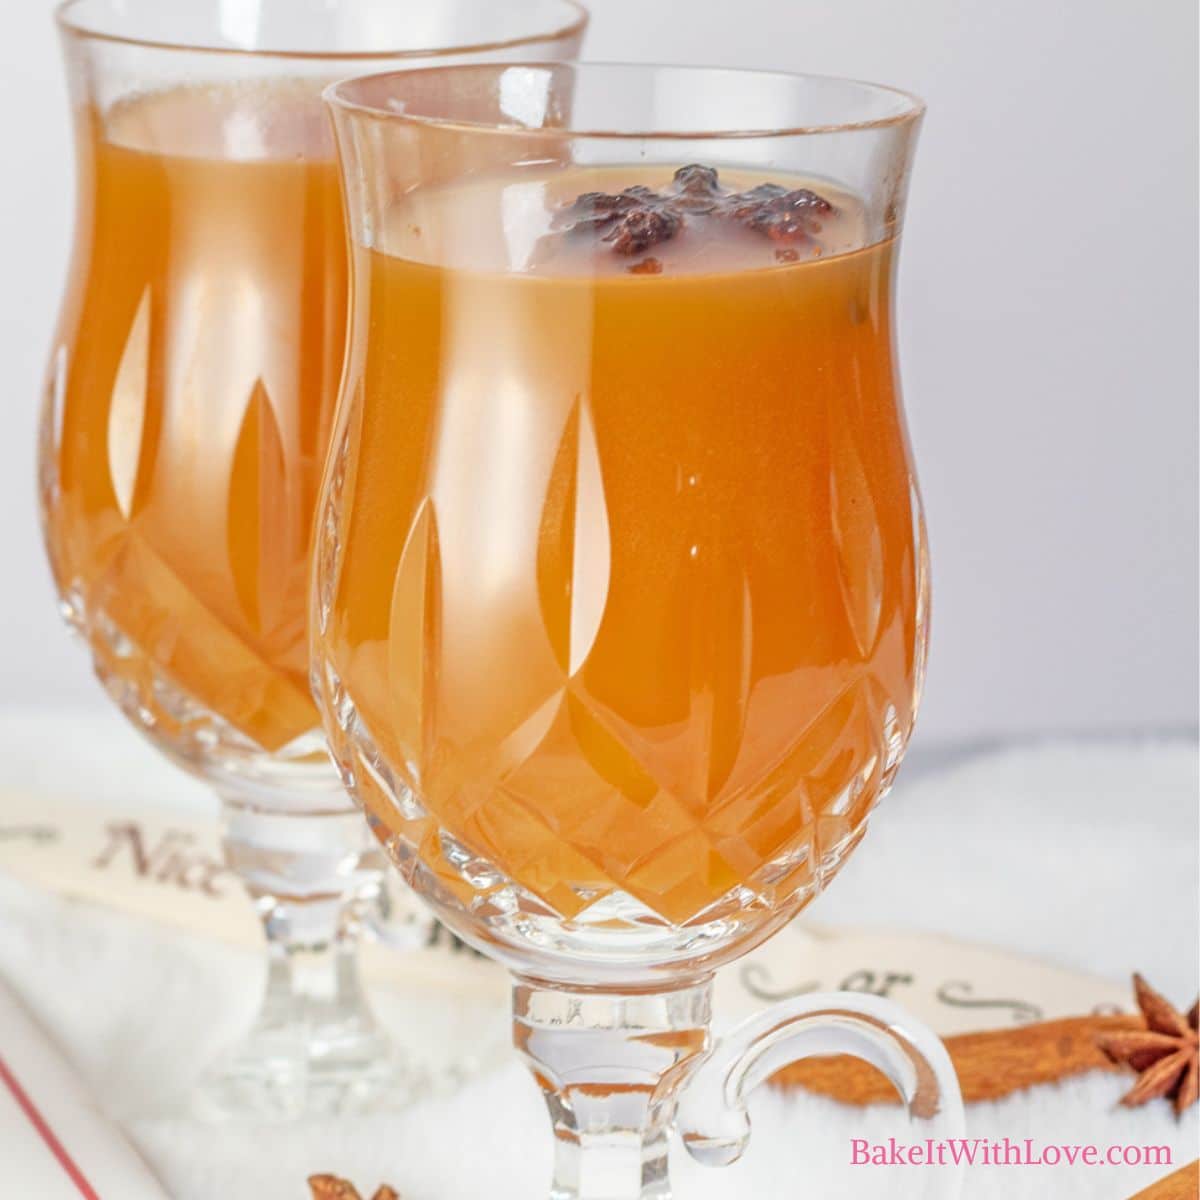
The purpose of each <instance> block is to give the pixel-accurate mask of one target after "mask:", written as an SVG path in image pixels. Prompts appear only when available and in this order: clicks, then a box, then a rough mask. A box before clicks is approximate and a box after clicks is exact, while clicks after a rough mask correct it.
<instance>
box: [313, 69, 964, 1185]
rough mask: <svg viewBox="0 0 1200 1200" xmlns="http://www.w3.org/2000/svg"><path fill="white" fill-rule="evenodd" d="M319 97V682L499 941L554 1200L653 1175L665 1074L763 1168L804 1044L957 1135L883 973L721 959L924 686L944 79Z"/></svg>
mask: <svg viewBox="0 0 1200 1200" xmlns="http://www.w3.org/2000/svg"><path fill="white" fill-rule="evenodd" d="M327 96H328V98H329V100H330V103H331V106H332V108H333V110H334V116H335V123H336V128H337V137H338V147H339V152H340V158H341V164H342V170H343V177H344V187H345V195H346V201H347V212H348V217H349V221H350V228H351V240H352V243H353V249H352V291H353V296H354V299H353V303H352V318H351V328H350V334H349V339H350V344H349V350H348V353H347V365H346V371H345V373H344V375H343V380H342V393H341V395H342V398H341V403H340V406H339V409H338V416H337V422H336V427H335V430H334V434H333V439H332V450H331V457H330V460H329V463H328V465H327V467H326V474H325V479H324V483H323V488H322V498H321V500H320V502H319V511H318V526H317V529H318V532H317V550H316V553H315V555H314V574H315V578H314V595H313V603H314V610H315V617H314V619H313V620H312V621H311V627H312V631H313V637H314V648H313V655H312V657H313V674H314V681H315V682H314V686H315V688H316V690H317V694H318V699H319V703H320V705H321V708H322V712H323V715H324V718H325V723H326V729H327V732H328V734H329V738H330V742H331V746H332V748H333V751H334V754H335V757H336V758H337V759H338V761H339V763H340V764H341V768H342V772H343V775H344V777H345V778H346V779H347V780H348V782H349V784H350V786H351V787H352V789H353V791H354V794H355V795H356V797H357V798H358V800H359V802H360V803H361V805H362V806H363V808H364V809H365V811H366V813H367V815H368V819H369V823H370V825H371V826H372V827H373V829H374V830H375V833H376V835H377V836H378V837H379V838H380V840H381V841H382V843H383V844H384V846H385V847H386V848H387V851H388V853H389V855H390V856H391V858H392V860H393V861H394V862H395V864H396V865H397V866H398V867H399V869H400V871H401V873H402V874H403V876H404V878H405V879H406V880H407V881H408V882H409V884H410V885H411V886H412V887H413V888H414V889H415V890H416V891H417V893H418V894H419V895H420V896H421V897H423V898H424V899H425V900H426V901H427V902H428V903H429V904H430V905H431V906H432V907H433V909H434V910H435V912H436V913H437V914H438V916H439V917H440V918H441V919H442V920H443V921H444V922H445V923H446V924H447V925H449V926H450V928H451V929H453V930H454V931H455V932H456V933H458V934H459V936H461V937H462V938H464V939H466V940H467V941H468V942H470V943H472V944H473V945H475V946H477V947H478V948H480V949H481V950H483V951H484V952H485V953H487V954H489V955H491V956H492V957H494V958H496V959H499V960H500V961H501V962H503V963H504V964H506V965H507V966H508V967H509V968H510V970H511V971H512V972H513V974H514V985H513V1009H514V1038H515V1042H516V1045H517V1048H518V1050H519V1051H520V1053H521V1054H522V1055H523V1056H524V1057H525V1058H526V1059H527V1060H528V1062H529V1064H530V1065H531V1067H532V1069H533V1072H534V1075H535V1077H536V1079H537V1082H538V1085H539V1086H540V1087H541V1089H542V1090H543V1092H544V1093H545V1098H546V1102H547V1105H548V1108H549V1111H550V1115H551V1119H552V1122H553V1127H554V1135H555V1139H556V1145H557V1161H556V1174H555V1181H554V1190H553V1193H552V1194H553V1196H554V1197H555V1200H566V1198H568V1197H572V1198H573V1197H588V1198H596V1200H599V1198H604V1200H625V1198H628V1197H634V1196H641V1197H664V1196H666V1195H668V1192H669V1184H668V1179H667V1157H666V1147H667V1133H668V1129H669V1126H670V1124H671V1121H672V1118H673V1115H674V1113H675V1111H676V1106H677V1100H679V1098H680V1097H681V1096H682V1108H681V1109H680V1112H679V1115H680V1125H681V1128H682V1132H683V1135H684V1139H685V1141H686V1143H687V1145H688V1146H689V1148H691V1149H692V1151H693V1152H694V1153H695V1154H697V1155H698V1156H699V1157H701V1158H703V1159H704V1160H706V1161H710V1162H719V1161H727V1160H729V1159H730V1158H732V1157H735V1156H736V1154H737V1153H738V1152H739V1150H740V1148H741V1145H742V1142H743V1140H744V1137H745V1133H746V1124H745V1120H746V1118H745V1111H744V1108H743V1106H742V1102H743V1095H744V1093H745V1091H746V1090H747V1089H748V1088H749V1087H751V1086H753V1085H754V1084H755V1083H757V1082H758V1081H759V1080H760V1079H762V1078H765V1077H766V1076H767V1075H768V1074H770V1073H771V1072H772V1071H774V1070H775V1069H777V1068H778V1067H779V1066H780V1065H782V1063H784V1062H785V1061H789V1060H791V1059H793V1058H796V1057H802V1056H804V1055H807V1054H829V1053H838V1052H848V1053H854V1054H858V1055H860V1056H862V1057H865V1058H867V1059H868V1060H870V1061H871V1062H873V1063H874V1064H876V1065H877V1066H879V1067H880V1068H881V1069H883V1070H884V1071H886V1072H887V1073H888V1074H889V1076H890V1077H891V1078H892V1080H893V1082H894V1083H895V1084H896V1086H897V1088H898V1089H899V1090H900V1092H901V1094H902V1095H903V1097H904V1099H905V1100H906V1101H907V1103H908V1107H909V1111H910V1113H911V1114H912V1116H913V1119H914V1120H917V1121H919V1122H921V1123H922V1124H923V1125H924V1126H925V1128H923V1129H922V1131H921V1133H920V1136H922V1137H925V1136H936V1135H937V1134H936V1133H935V1131H940V1132H941V1133H946V1132H949V1131H952V1130H954V1129H955V1128H956V1127H957V1123H958V1122H959V1121H960V1120H961V1105H960V1100H959V1095H958V1090H957V1085H956V1081H955V1078H954V1074H953V1070H952V1068H951V1065H950V1063H949V1059H948V1058H947V1056H946V1054H945V1053H944V1050H943V1049H942V1047H941V1045H940V1043H939V1042H938V1041H937V1039H936V1038H935V1037H934V1036H933V1035H932V1034H931V1033H929V1032H928V1031H927V1030H924V1029H923V1028H921V1027H920V1026H919V1025H918V1024H917V1023H916V1022H914V1021H913V1020H912V1019H911V1018H909V1017H908V1016H906V1015H905V1014H904V1013H903V1012H902V1011H900V1010H898V1009H897V1008H896V1007H895V1006H894V1005H891V1004H888V1003H885V1002H883V1001H881V1000H879V999H877V998H875V997H865V996H861V995H850V994H832V995H822V996H811V997H804V998H802V999H798V1000H794V1001H790V1002H788V1003H786V1004H784V1005H783V1006H781V1007H780V1008H778V1009H773V1010H771V1011H770V1012H769V1013H766V1014H764V1015H763V1016H762V1017H760V1018H758V1019H756V1020H754V1021H751V1022H750V1023H749V1024H748V1025H747V1026H745V1027H743V1028H742V1029H740V1030H738V1031H736V1032H735V1033H734V1034H732V1035H731V1036H730V1037H729V1038H728V1039H725V1040H724V1041H723V1042H722V1043H721V1044H720V1046H719V1047H717V1048H715V1049H714V1047H713V1044H712V1041H711V1037H710V1033H709V1016H710V1011H709V996H710V981H711V977H712V974H713V971H714V970H715V969H716V968H717V967H719V966H721V965H722V964H724V963H728V962H730V961H731V960H733V959H735V958H737V957H738V956H739V955H742V954H744V953H746V952H747V951H748V950H749V949H751V948H752V947H753V946H755V945H756V944H758V943H759V942H761V941H763V939H765V938H767V937H769V936H770V935H771V934H772V933H773V932H774V931H776V930H778V929H779V928H780V926H782V925H783V924H784V923H785V922H787V921H789V920H790V919H791V918H792V917H793V916H795V914H796V913H797V912H798V911H799V910H800V909H801V908H802V907H803V906H804V905H805V904H806V903H807V902H808V901H809V900H811V899H812V897H813V896H814V895H816V894H817V892H818V891H819V890H820V889H821V887H822V886H823V885H824V884H826V883H827V882H828V881H829V879H830V878H831V877H832V876H833V875H834V874H835V872H836V871H837V869H838V867H839V866H840V865H841V863H842V862H843V861H844V860H845V858H846V856H847V854H849V853H850V851H851V850H852V849H853V848H854V846H855V845H856V844H857V843H858V841H859V839H860V838H861V837H862V836H863V833H864V830H865V827H866V820H867V816H868V814H869V813H870V811H871V810H872V808H873V807H874V805H875V803H876V802H877V801H878V800H879V798H880V797H881V796H882V795H883V794H884V793H885V792H886V791H887V789H888V787H889V785H890V784H891V782H892V779H893V776H894V775H895V772H896V769H897V767H898V766H899V763H900V759H901V756H902V754H903V752H904V748H905V745H906V743H907V742H908V739H909V734H910V732H911V730H912V726H913V720H914V717H915V714H916V710H917V704H918V699H919V694H920V688H921V681H922V675H923V671H924V662H925V639H926V622H927V613H928V571H927V559H926V549H925V537H924V530H923V525H922V518H921V509H920V503H919V499H918V495H917V490H916V483H915V479H914V476H913V469H912V463H911V459H910V455H909V449H908V440H907V436H906V433H905V428H904V420H903V415H902V412H901V405H900V396H899V390H898V380H897V371H896V360H895V350H894V337H893V316H892V282H893V276H894V272H895V263H896V249H897V238H898V236H899V232H900V226H901V222H902V217H903V211H904V200H905V191H906V186H907V181H908V176H909V168H910V159H911V154H912V150H913V144H914V140H915V136H916V133H917V127H918V124H919V121H920V116H921V111H922V108H921V105H920V103H919V102H917V101H916V100H914V99H913V98H912V97H910V96H907V95H904V94H902V93H899V92H896V91H893V90H890V89H887V88H882V87H875V86H871V85H868V84H860V83H850V82H846V81H841V80H834V79H819V78H812V77H805V76H794V75H781V74H765V73H754V72H739V71H723V70H704V69H681V68H656V67H648V66H608V65H598V64H585V65H582V66H554V65H537V64H509V65H471V66H461V67H455V68H449V69H430V70H422V71H414V72H403V73H392V74H383V75H378V76H371V77H366V78H360V79H357V80H353V81H349V82H345V83H342V84H339V85H336V86H335V87H333V88H331V89H330V91H329V92H328V93H327ZM898 886H899V882H898ZM929 1178H930V1179H931V1180H932V1178H933V1177H932V1176H930V1177H929ZM931 1186H932V1184H931ZM913 1194H914V1195H916V1194H917V1192H916V1191H914V1193H913Z"/></svg>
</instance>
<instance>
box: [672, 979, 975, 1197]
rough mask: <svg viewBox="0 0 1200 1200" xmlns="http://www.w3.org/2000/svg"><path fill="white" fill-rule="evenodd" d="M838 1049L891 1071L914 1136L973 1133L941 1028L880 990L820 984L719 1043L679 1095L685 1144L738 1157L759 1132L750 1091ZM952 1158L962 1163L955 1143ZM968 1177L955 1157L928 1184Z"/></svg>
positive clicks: (721, 1161) (716, 1158)
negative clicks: (967, 1128)
mask: <svg viewBox="0 0 1200 1200" xmlns="http://www.w3.org/2000/svg"><path fill="white" fill-rule="evenodd" d="M834 1054H850V1055H853V1056H854V1057H856V1058H861V1059H863V1060H864V1061H865V1062H868V1063H870V1064H871V1065H872V1066H873V1067H876V1068H878V1069H879V1070H880V1071H881V1072H882V1073H883V1074H884V1075H886V1076H887V1078H888V1079H889V1080H890V1081H891V1083H892V1086H893V1087H895V1089H896V1091H897V1092H898V1093H899V1094H900V1097H901V1099H902V1100H903V1101H904V1104H905V1106H906V1108H907V1109H908V1115H909V1119H910V1122H911V1123H912V1126H913V1133H914V1141H918V1140H919V1141H924V1140H925V1139H933V1140H934V1141H935V1142H936V1141H942V1140H946V1139H953V1138H961V1137H962V1136H963V1130H964V1114H963V1104H962V1094H961V1093H960V1091H959V1087H958V1077H957V1075H956V1074H955V1071H954V1064H953V1063H952V1062H951V1061H950V1056H949V1054H947V1053H946V1048H945V1047H944V1046H943V1045H942V1043H941V1041H940V1039H939V1038H938V1037H937V1035H936V1034H934V1033H933V1031H932V1030H930V1029H927V1028H926V1027H925V1026H924V1025H922V1024H921V1023H920V1022H918V1021H916V1020H914V1019H913V1018H912V1017H911V1016H910V1015H909V1014H908V1013H907V1012H905V1011H904V1009H902V1008H900V1007H899V1006H898V1005H896V1004H893V1003H892V1002H891V1001H889V1000H884V999H882V998H881V997H879V996H871V995H865V994H859V993H854V992H820V993H814V994H812V995H808V996H799V997H797V998H795V999H792V1000H786V1001H783V1002H782V1003H780V1004H777V1005H774V1006H773V1007H771V1008H769V1009H767V1010H766V1011H765V1012H762V1013H758V1014H756V1015H755V1016H753V1017H751V1018H750V1019H749V1020H747V1021H744V1022H743V1023H742V1024H741V1025H739V1026H738V1027H737V1028H736V1029H734V1030H732V1031H731V1032H730V1033H729V1034H728V1035H726V1036H725V1037H724V1038H722V1039H721V1040H720V1041H719V1042H718V1043H717V1045H716V1047H715V1049H714V1050H713V1051H712V1053H711V1054H710V1055H709V1056H708V1058H707V1059H705V1061H704V1062H703V1063H702V1064H701V1065H700V1066H699V1067H697V1068H696V1069H695V1071H694V1072H693V1073H692V1076H691V1078H690V1080H689V1082H688V1084H687V1086H686V1088H685V1089H684V1092H683V1095H682V1096H681V1097H680V1100H679V1108H678V1115H677V1128H678V1130H679V1132H680V1134H681V1136H682V1137H683V1141H684V1145H686V1146H687V1148H688V1151H689V1152H690V1153H691V1155H692V1157H693V1158H695V1159H696V1160H697V1161H698V1162H700V1163H703V1164H705V1165H706V1166H726V1165H728V1164H729V1163H732V1162H735V1161H736V1160H737V1159H738V1158H739V1157H741V1154H742V1152H743V1151H744V1150H745V1148H746V1144H747V1142H748V1141H749V1139H750V1117H749V1113H748V1112H747V1110H746V1098H747V1097H748V1095H749V1094H750V1092H751V1091H753V1090H754V1088H756V1087H757V1086H758V1085H759V1084H760V1083H762V1082H763V1081H764V1080H766V1079H768V1078H770V1076H772V1075H774V1074H775V1072H777V1071H779V1070H780V1069H781V1068H783V1067H786V1066H788V1065H789V1064H791V1063H794V1062H799V1061H800V1060H801V1059H805V1058H813V1057H816V1056H825V1055H834ZM946 1161H947V1163H948V1164H952V1155H951V1154H950V1152H949V1151H948V1150H947V1152H946ZM960 1177H961V1171H960V1170H959V1169H958V1168H956V1167H954V1166H953V1165H945V1166H942V1167H938V1168H935V1169H933V1170H931V1171H930V1175H929V1177H927V1178H928V1182H929V1183H930V1185H931V1186H930V1187H927V1188H926V1189H925V1191H924V1192H923V1193H922V1194H923V1195H926V1196H929V1197H933V1196H935V1195H936V1196H940V1197H955V1196H957V1195H958V1194H959V1188H960V1186H961V1178H960ZM935 1178H936V1183H935V1182H934V1181H935Z"/></svg>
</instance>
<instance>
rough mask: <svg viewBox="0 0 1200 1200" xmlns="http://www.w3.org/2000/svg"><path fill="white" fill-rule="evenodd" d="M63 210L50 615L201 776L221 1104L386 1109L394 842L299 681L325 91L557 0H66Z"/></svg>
mask: <svg viewBox="0 0 1200 1200" xmlns="http://www.w3.org/2000/svg"><path fill="white" fill-rule="evenodd" d="M58 21H59V26H60V30H61V33H62V39H63V45H64V49H65V53H66V64H67V73H68V78H69V82H70V89H71V100H72V104H73V108H74V116H75V127H76V134H77V137H76V151H77V162H78V196H79V202H78V204H79V207H78V217H77V226H76V237H75V246H74V253H73V256H72V265H71V272H70V280H69V285H68V291H67V295H66V299H65V302H64V305H63V308H62V314H61V318H60V321H59V326H58V330H57V333H56V335H55V339H54V348H53V353H52V357H51V363H50V370H49V375H48V380H47V385H46V394H45V406H44V418H43V422H42V429H41V446H40V459H41V461H40V488H41V500H42V513H43V517H44V527H45V535H46V545H47V548H48V552H49V557H50V561H51V564H52V566H53V570H54V575H55V579H56V582H57V585H58V590H59V595H60V598H61V608H62V611H63V614H64V615H65V617H66V618H67V620H68V621H69V622H70V624H71V625H72V626H73V627H74V628H75V629H76V630H78V631H79V632H80V633H81V634H82V635H83V636H84V637H85V638H86V640H87V642H88V644H89V646H90V648H91V651H92V656H93V661H94V664H95V668H96V671H97V673H98V675H99V677H100V679H101V680H102V681H103V683H104V685H105V687H106V688H107V690H108V692H109V694H110V695H111V696H112V697H113V699H114V700H115V701H116V702H117V704H118V705H119V706H120V708H121V709H122V711H123V712H125V713H126V715H127V716H128V717H129V718H130V719H131V720H132V721H133V723H134V724H135V726H136V727H137V728H139V729H140V730H142V731H143V732H144V733H146V734H147V735H148V736H149V737H150V739H151V740H152V741H153V742H154V744H155V745H156V746H157V747H158V748H159V749H160V750H162V751H164V752H165V753H166V754H168V755H169V756H170V757H171V758H173V759H174V760H175V761H176V762H178V763H180V764H181V765H182V766H184V767H186V768H188V769H189V770H192V771H194V772H196V773H198V774H200V775H201V776H203V777H204V778H205V779H207V780H209V781H210V782H211V783H212V784H213V785H214V787H215V788H216V790H217V792H218V794H219V795H220V798H221V802H222V809H223V815H224V826H225V849H226V854H227V857H228V859H229V861H230V863H231V864H232V866H233V867H234V868H235V869H236V871H237V872H238V874H239V875H240V876H241V879H242V881H243V882H244V884H245V886H246V888H247V890H248V891H249V893H250V895H251V896H252V897H253V899H254V902H255V904H256V906H257V909H258V912H259V914H260V915H261V917H262V922H263V928H264V930H265V932H266V937H267V941H268V944H269V947H270V968H269V974H268V983H267V989H266V996H265V999H264V1002H263V1006H262V1009H261V1011H260V1013H259V1016H258V1019H257V1022H256V1024H255V1026H254V1028H253V1030H252V1031H251V1033H250V1035H249V1037H248V1038H247V1039H246V1041H245V1042H244V1044H242V1045H241V1046H239V1047H237V1048H236V1049H235V1050H233V1051H232V1052H230V1054H228V1055H227V1056H225V1057H224V1058H223V1059H222V1060H221V1061H220V1062H218V1063H217V1064H216V1065H215V1066H214V1068H213V1069H212V1071H210V1072H209V1074H208V1075H207V1077H206V1079H205V1081H204V1083H203V1085H202V1087H201V1093H200V1095H201V1100H202V1107H203V1109H204V1110H205V1111H206V1112H209V1113H215V1114H218V1115H219V1114H225V1113H227V1114H232V1115H240V1114H252V1115H256V1116H287V1115H291V1114H294V1113H297V1112H300V1111H305V1110H310V1111H316V1110H321V1111H328V1110H332V1109H343V1108H348V1107H349V1108H355V1107H360V1106H362V1105H364V1104H369V1103H373V1102H374V1101H375V1100H376V1098H378V1097H381V1096H382V1095H384V1094H386V1095H387V1096H388V1098H389V1100H391V1099H394V1098H395V1095H396V1093H395V1088H394V1085H395V1084H396V1082H397V1076H396V1074H395V1073H394V1071H393V1063H392V1061H391V1060H390V1059H389V1053H388V1046H387V1043H386V1041H385V1039H384V1038H383V1037H382V1035H381V1034H380V1033H379V1031H378V1030H377V1028H376V1026H375V1024H374V1022H373V1020H372V1018H371V1015H370V1012H369V1010H368V1008H367V1006H366V1004H365V1002H364V998H363V994H362V990H361V986H360V983H359V978H358V966H357V960H356V955H355V948H356V938H357V935H358V929H359V926H360V923H361V920H362V919H363V917H364V916H369V915H370V913H371V911H372V908H373V906H375V905H376V904H377V901H378V897H379V894H380V888H381V880H382V874H381V871H382V859H381V856H380V855H379V853H378V848H377V847H376V846H375V844H374V842H373V840H371V839H370V838H369V837H367V836H366V834H365V831H364V830H363V828H362V821H361V818H359V816H358V814H357V812H356V811H355V810H354V808H353V806H352V804H351V803H350V802H349V800H348V798H347V797H346V794H345V791H344V790H343V789H342V788H341V786H340V784H339V781H338V778H337V773H336V771H335V770H334V768H333V766H332V764H331V762H330V760H329V757H328V754H327V751H326V748H325V744H324V739H323V737H322V735H321V732H320V723H319V720H318V716H317V711H316V708H315V707H314V705H313V701H312V698H311V695H310V692H309V686H308V640H307V630H306V619H307V615H306V604H307V594H308V586H307V578H308V559H309V553H310V547H311V525H312V516H313V509H314V505H315V501H316V495H317V489H318V484H319V478H320V471H321V465H322V463H323V462H324V459H325V451H326V442H327V439H328V437H329V432H330V427H331V424H332V413H333V409H334V404H335V400H336V394H337V382H338V377H339V374H340V371H341V366H342V356H343V350H344V344H345V321H346V303H347V263H346V242H345V230H344V221H343V216H342V203H341V195H340V184H339V180H338V173H337V168H336V164H335V161H334V147H333V136H332V131H331V130H330V128H329V120H328V117H327V114H326V112H325V109H324V107H323V105H322V103H321V100H320V94H321V90H322V89H323V88H324V87H325V86H326V85H328V84H329V83H330V82H331V81H333V80H335V79H338V78H342V77H344V76H346V75H348V74H350V73H352V72H354V71H356V70H357V71H361V70H362V69H363V68H364V65H374V66H375V67H376V69H380V68H382V67H385V66H398V65H402V64H404V65H418V66H419V65H422V64H427V63H430V62H444V61H451V62H453V61H463V60H472V59H503V58H506V57H508V58H511V57H514V56H520V55H528V54H535V55H538V56H541V57H545V58H548V59H555V58H558V57H561V56H570V55H573V54H574V53H575V52H576V51H577V50H578V47H579V43H580V39H581V35H582V32H583V28H584V25H585V23H586V14H585V12H584V10H583V9H581V8H580V7H579V6H578V5H577V4H575V3H574V2H573V0H532V2H531V0H429V2H427V3H424V4H421V5H411V4H405V5H397V4H394V3H390V2H388V0H340V2H339V3H337V4H330V3H327V2H326V0H233V2H232V3H231V2H229V0H178V2H176V3H172V4H164V3H162V2H161V0H68V2H67V3H65V4H64V5H63V6H62V7H61V8H60V9H59V11H58Z"/></svg>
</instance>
